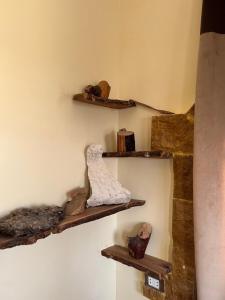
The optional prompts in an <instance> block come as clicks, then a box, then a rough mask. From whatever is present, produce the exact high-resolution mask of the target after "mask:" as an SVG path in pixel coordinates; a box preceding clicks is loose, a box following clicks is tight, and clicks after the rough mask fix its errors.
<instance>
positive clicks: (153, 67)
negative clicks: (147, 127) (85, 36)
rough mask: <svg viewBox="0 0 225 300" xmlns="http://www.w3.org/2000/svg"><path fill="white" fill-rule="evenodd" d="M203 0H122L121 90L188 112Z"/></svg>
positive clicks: (193, 98)
mask: <svg viewBox="0 0 225 300" xmlns="http://www.w3.org/2000/svg"><path fill="white" fill-rule="evenodd" d="M201 2H202V0H189V1H185V0H173V1H164V0H142V1H140V0H121V8H120V13H121V47H120V49H121V55H120V95H121V97H123V98H130V97H132V98H133V99H137V100H139V101H141V102H144V103H147V104H149V105H152V106H155V107H158V108H163V109H167V110H171V111H174V112H176V113H181V112H186V111H187V110H188V109H189V107H190V106H191V105H192V104H193V103H194V101H195V86H196V80H195V79H196V72H197V58H198V45H199V31H200V29H199V28H200V25H199V24H200V15H201Z"/></svg>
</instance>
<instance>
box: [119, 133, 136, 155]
mask: <svg viewBox="0 0 225 300" xmlns="http://www.w3.org/2000/svg"><path fill="white" fill-rule="evenodd" d="M117 151H118V152H130V151H135V137H134V132H133V131H127V130H126V128H123V129H120V130H119V131H118V132H117Z"/></svg>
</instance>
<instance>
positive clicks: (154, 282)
mask: <svg viewBox="0 0 225 300" xmlns="http://www.w3.org/2000/svg"><path fill="white" fill-rule="evenodd" d="M148 285H149V286H150V287H153V288H154V289H156V290H159V280H158V279H155V278H153V277H151V276H148Z"/></svg>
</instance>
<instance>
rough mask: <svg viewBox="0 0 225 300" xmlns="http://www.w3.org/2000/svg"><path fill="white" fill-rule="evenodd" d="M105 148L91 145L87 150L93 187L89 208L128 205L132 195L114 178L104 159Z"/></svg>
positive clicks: (89, 175) (90, 179) (88, 202)
mask: <svg viewBox="0 0 225 300" xmlns="http://www.w3.org/2000/svg"><path fill="white" fill-rule="evenodd" d="M102 153H103V147H102V146H101V145H95V144H93V145H90V146H89V147H88V150H87V166H88V178H89V181H90V185H91V196H90V198H89V199H88V200H87V205H88V207H90V206H99V205H103V204H105V205H110V204H119V203H128V202H129V201H130V199H131V193H130V192H129V191H128V190H127V189H125V188H123V187H122V185H121V184H120V183H119V182H118V181H117V180H116V179H115V178H114V177H113V175H112V174H111V173H110V172H109V170H108V169H107V168H106V165H105V163H104V161H103V159H102Z"/></svg>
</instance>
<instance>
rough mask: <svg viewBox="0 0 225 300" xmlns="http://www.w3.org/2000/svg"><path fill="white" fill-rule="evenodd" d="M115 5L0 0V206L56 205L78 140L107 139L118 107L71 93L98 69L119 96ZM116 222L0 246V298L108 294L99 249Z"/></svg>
mask: <svg viewBox="0 0 225 300" xmlns="http://www.w3.org/2000/svg"><path fill="white" fill-rule="evenodd" d="M97 7H101V9H96V8H97ZM118 11H119V10H118V2H117V1H105V0H102V1H101V0H98V1H93V0H89V1H88V0H64V1H61V0H54V1H53V0H39V1H36V0H22V1H13V0H9V1H0V66H1V67H0V86H1V87H0V105H1V109H0V149H1V154H0V169H1V172H0V214H1V215H2V214H5V213H7V212H8V211H10V210H12V209H14V208H17V207H20V206H25V205H26V206H29V205H33V204H43V203H45V204H62V202H63V201H64V200H65V193H66V192H67V191H68V190H69V189H71V188H73V187H76V186H83V185H84V177H85V158H84V150H85V147H86V146H87V145H89V144H90V143H102V144H103V145H105V144H107V146H108V147H109V148H110V149H111V148H113V147H114V142H115V139H114V134H113V132H115V131H116V130H117V126H118V124H117V123H118V122H117V120H118V113H117V112H116V111H110V110H107V109H103V108H102V109H99V108H97V107H94V106H93V107H89V106H88V105H82V104H79V103H77V104H75V103H73V102H72V100H71V98H72V95H73V93H76V92H80V90H81V88H83V86H85V85H86V84H88V83H91V82H96V81H98V80H100V79H105V78H106V79H108V80H109V81H110V82H111V84H112V86H113V91H112V95H114V96H115V97H116V96H118V76H117V75H118V70H117V68H118V49H117V47H115V45H118V29H117V23H116V22H115V20H117V19H118ZM102 24H104V26H102ZM102 43H104V48H103V47H102V46H101V45H102ZM107 163H108V164H109V165H110V169H111V170H112V172H113V173H114V174H115V175H116V173H117V165H116V161H115V160H111V161H108V162H107ZM115 228H116V217H115V216H113V217H109V218H106V219H103V220H101V221H96V222H93V223H90V224H86V225H82V226H80V227H76V228H73V229H71V230H68V231H66V232H64V233H61V234H59V235H57V236H52V237H49V238H47V239H45V240H43V241H38V243H37V244H35V245H33V246H26V247H18V248H14V249H11V250H4V251H0V266H1V273H0V290H1V299H4V300H27V299H33V300H40V299H42V300H62V299H67V300H74V299H84V300H96V299H98V300H99V299H100V300H101V299H102V300H105V299H107V300H108V299H109V300H114V299H115V291H116V277H115V276H116V273H115V272H116V270H115V264H114V263H112V264H109V263H108V262H107V261H106V260H105V259H104V258H103V257H101V255H100V251H101V249H103V248H105V247H107V246H110V245H111V244H112V243H113V232H114V231H115Z"/></svg>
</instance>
